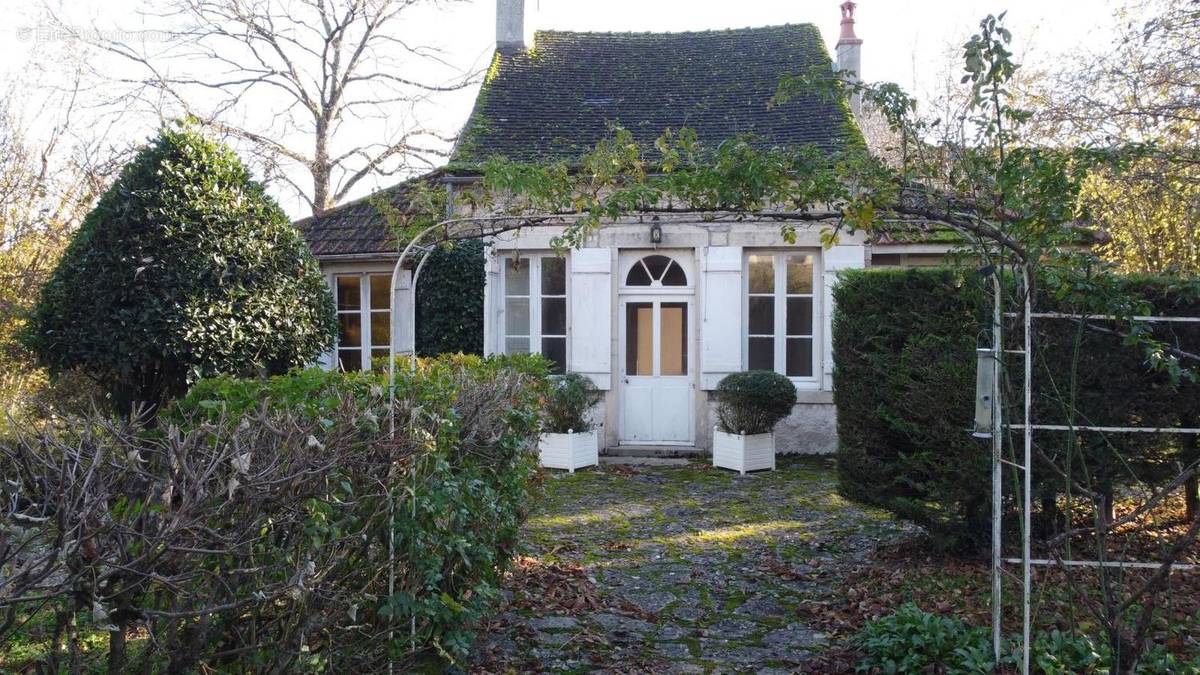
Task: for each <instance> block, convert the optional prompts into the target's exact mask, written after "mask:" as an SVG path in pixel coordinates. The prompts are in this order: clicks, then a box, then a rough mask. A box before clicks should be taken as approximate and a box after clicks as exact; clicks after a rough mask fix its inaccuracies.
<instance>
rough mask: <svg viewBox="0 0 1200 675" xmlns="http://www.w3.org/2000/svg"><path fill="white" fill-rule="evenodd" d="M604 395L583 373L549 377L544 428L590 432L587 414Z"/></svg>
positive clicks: (556, 432)
mask: <svg viewBox="0 0 1200 675" xmlns="http://www.w3.org/2000/svg"><path fill="white" fill-rule="evenodd" d="M603 398H604V392H602V391H600V390H598V389H596V385H594V384H592V381H591V380H590V379H588V377H587V376H586V375H580V374H579V373H566V374H564V375H556V376H554V377H553V378H552V379H551V383H550V393H549V395H548V396H547V397H546V431H549V432H550V433H554V434H565V433H568V432H572V431H575V432H579V431H591V429H592V426H593V425H592V421H591V420H590V419H588V413H589V412H591V410H592V407H593V406H595V405H596V404H597V403H599V402H600V401H601V399H603Z"/></svg>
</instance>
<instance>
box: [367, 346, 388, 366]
mask: <svg viewBox="0 0 1200 675" xmlns="http://www.w3.org/2000/svg"><path fill="white" fill-rule="evenodd" d="M387 360H388V349H387V347H384V348H383V349H380V348H378V347H375V348H374V349H372V350H371V367H372V368H374V367H376V366H378V367H380V368H383V369H386V368H387Z"/></svg>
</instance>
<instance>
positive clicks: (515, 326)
mask: <svg viewBox="0 0 1200 675" xmlns="http://www.w3.org/2000/svg"><path fill="white" fill-rule="evenodd" d="M504 310H505V311H504V333H505V335H529V298H509V299H508V300H506V301H505V303H504Z"/></svg>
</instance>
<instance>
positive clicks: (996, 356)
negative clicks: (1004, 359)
mask: <svg viewBox="0 0 1200 675" xmlns="http://www.w3.org/2000/svg"><path fill="white" fill-rule="evenodd" d="M1002 300H1003V291H1002V288H1001V276H1000V268H999V267H997V268H996V272H995V273H994V274H993V276H992V656H993V657H994V658H995V660H996V663H1000V651H1001V622H1002V619H1001V613H1000V603H1001V600H1002V597H1001V593H1002V588H1001V578H1000V575H1001V573H1002V570H1001V569H1000V553H1001V551H1000V547H1001V546H1002V545H1003V541H1002V536H1001V535H1002V527H1001V525H1002V523H1001V521H1002V518H1003V515H1002V513H1001V509H1003V507H1004V504H1003V499H1002V496H1003V495H1002V492H1001V490H1002V487H1003V482H1002V478H1003V476H1002V473H1003V470H1004V469H1003V464H1002V460H1003V457H1002V450H1003V447H1004V437H1003V435H1002V433H1003V429H1004V426H1003V423H1002V421H1001V416H1002V415H1003V412H1002V411H1003V410H1004V406H1003V405H1002V403H1003V399H1002V398H1000V374H1001V368H1000V358H1001V356H1002V355H1003V350H1004V345H1003V343H1002V339H1003V337H1004V336H1003V332H1002V327H1001V324H1000V322H1001V317H1002V308H1001V302H1002Z"/></svg>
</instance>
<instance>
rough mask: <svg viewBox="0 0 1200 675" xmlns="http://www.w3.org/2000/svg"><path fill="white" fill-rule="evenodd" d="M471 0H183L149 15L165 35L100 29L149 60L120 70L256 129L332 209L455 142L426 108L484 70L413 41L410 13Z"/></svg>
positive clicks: (192, 111) (146, 86)
mask: <svg viewBox="0 0 1200 675" xmlns="http://www.w3.org/2000/svg"><path fill="white" fill-rule="evenodd" d="M462 1H463V0H175V1H174V4H173V5H172V6H171V7H170V9H168V10H166V11H164V12H157V13H147V14H146V16H147V20H148V22H149V23H150V24H157V25H159V26H161V29H157V28H156V29H153V30H154V31H155V32H154V34H155V35H157V36H158V37H159V38H160V39H159V40H158V41H151V40H141V41H134V40H128V39H123V38H122V39H104V37H105V36H104V33H102V32H100V31H96V32H95V34H96V36H98V37H94V38H93V41H95V42H96V43H97V44H98V45H99V46H100V47H102V48H103V49H105V50H107V51H108V52H111V53H112V54H116V55H117V56H119V57H120V59H121V60H122V61H123V62H126V63H128V62H133V63H135V64H137V65H138V66H140V68H141V70H142V73H140V74H138V75H136V76H133V77H129V76H122V77H118V78H116V79H117V80H118V81H119V82H122V83H124V84H126V85H132V86H134V87H135V90H136V93H137V95H138V96H140V97H141V99H142V100H143V101H145V102H148V103H150V104H151V105H152V106H153V107H155V108H156V109H157V110H158V111H159V112H160V114H163V113H167V114H180V113H182V114H186V115H190V116H193V117H196V118H197V119H199V120H201V121H203V122H206V123H208V124H210V125H211V126H212V127H214V128H215V129H217V130H219V131H220V132H222V133H225V134H228V135H229V136H231V137H233V138H235V139H238V140H240V141H242V142H244V143H245V145H246V146H247V147H248V148H249V149H250V150H251V151H252V152H253V153H254V154H255V155H256V157H257V158H258V159H259V160H260V161H261V162H262V163H263V164H264V167H265V169H266V170H267V172H268V173H269V175H271V176H272V177H273V178H277V179H279V180H281V181H283V182H284V183H286V184H288V185H289V186H290V187H291V188H292V189H293V190H294V191H295V192H296V193H297V194H298V195H299V196H300V197H301V198H302V199H303V200H304V202H306V203H307V204H308V205H309V207H311V209H312V211H313V213H315V214H321V213H323V212H324V211H325V210H326V209H328V208H330V207H331V206H334V205H336V204H337V203H338V202H340V201H342V200H344V199H345V198H346V197H347V195H348V194H350V192H351V190H353V189H354V187H355V186H356V185H357V184H359V183H360V182H361V181H362V180H363V179H364V178H367V177H368V176H373V175H385V176H388V175H396V174H400V175H404V174H411V173H414V172H416V171H419V170H422V169H427V168H430V167H432V166H433V165H435V164H436V163H437V161H438V159H439V158H443V157H444V156H445V155H446V150H447V148H448V142H449V141H450V140H451V139H449V138H447V137H445V136H444V135H443V134H442V133H441V132H440V131H439V130H438V129H436V128H433V127H432V126H429V125H426V124H424V123H423V121H422V120H421V119H420V117H421V116H422V114H423V112H424V111H423V110H422V108H423V107H424V106H425V105H426V104H428V102H429V100H430V97H432V96H435V95H437V94H445V93H448V92H453V91H456V90H460V89H463V88H465V87H467V86H469V85H470V84H471V83H472V82H473V81H474V76H473V75H472V74H470V73H467V72H465V71H464V70H462V69H457V68H455V67H454V66H453V65H451V64H450V63H449V62H448V61H447V60H446V59H445V58H444V55H443V54H442V53H441V51H440V50H438V49H437V48H435V47H428V46H421V45H417V44H413V43H412V40H413V39H418V40H419V38H411V35H412V34H413V33H414V30H413V29H412V28H411V27H409V28H408V30H407V31H406V30H405V27H406V26H410V25H411V22H410V23H409V24H406V23H405V22H406V21H407V20H408V19H410V17H412V16H413V15H414V13H415V12H416V11H418V10H421V9H426V8H427V9H439V8H441V7H443V6H446V5H451V4H456V3H458V2H462ZM296 169H298V170H299V171H298V173H296V174H292V173H290V171H291V170H296ZM304 174H307V177H308V180H307V182H308V185H304V184H303V183H305V182H306V181H305V180H304V179H303V178H302V177H303V175H304Z"/></svg>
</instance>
